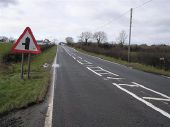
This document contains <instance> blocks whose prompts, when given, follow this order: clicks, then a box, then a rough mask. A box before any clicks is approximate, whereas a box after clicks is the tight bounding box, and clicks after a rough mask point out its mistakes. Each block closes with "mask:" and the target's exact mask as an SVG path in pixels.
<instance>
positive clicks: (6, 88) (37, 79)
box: [0, 46, 56, 113]
mask: <svg viewBox="0 0 170 127" xmlns="http://www.w3.org/2000/svg"><path fill="white" fill-rule="evenodd" d="M55 54H56V46H54V47H52V48H50V49H48V50H46V51H44V52H43V53H42V54H39V55H35V56H33V57H32V62H31V79H30V80H28V79H27V78H26V73H25V75H24V77H25V78H24V80H21V79H20V63H15V64H11V65H3V66H4V67H6V68H5V70H6V71H5V72H4V71H1V72H0V113H5V112H8V111H11V110H13V109H18V108H22V107H27V106H28V105H30V104H32V103H38V102H40V101H42V100H43V99H44V96H45V94H46V91H47V87H48V85H49V83H50V77H51V75H50V68H48V69H45V68H43V64H44V63H49V64H51V63H52V62H53V60H54V57H55ZM24 66H25V67H24V70H25V72H26V69H27V61H25V64H24ZM1 69H2V68H1Z"/></svg>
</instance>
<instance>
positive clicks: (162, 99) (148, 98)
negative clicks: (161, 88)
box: [142, 97, 170, 101]
mask: <svg viewBox="0 0 170 127" xmlns="http://www.w3.org/2000/svg"><path fill="white" fill-rule="evenodd" d="M142 98H143V99H147V100H156V101H170V99H164V98H156V97H142Z"/></svg>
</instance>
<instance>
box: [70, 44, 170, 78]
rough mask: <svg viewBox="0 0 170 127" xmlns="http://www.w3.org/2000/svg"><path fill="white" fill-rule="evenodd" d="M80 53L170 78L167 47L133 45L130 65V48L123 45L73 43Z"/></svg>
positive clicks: (169, 49)
mask: <svg viewBox="0 0 170 127" xmlns="http://www.w3.org/2000/svg"><path fill="white" fill-rule="evenodd" d="M69 45H71V46H73V47H75V48H77V49H78V50H79V51H82V52H84V53H87V54H90V55H94V56H97V57H100V58H102V59H106V60H109V61H113V62H117V63H120V64H123V65H126V66H129V67H133V68H136V69H139V70H142V71H145V72H151V73H155V74H161V75H165V76H170V46H167V45H151V46H148V45H146V44H144V45H132V46H131V54H130V63H128V62H127V61H128V56H127V51H128V46H127V45H124V44H122V43H119V44H109V43H100V44H97V43H90V42H89V43H84V42H79V43H71V44H69Z"/></svg>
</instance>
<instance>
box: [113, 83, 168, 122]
mask: <svg viewBox="0 0 170 127" xmlns="http://www.w3.org/2000/svg"><path fill="white" fill-rule="evenodd" d="M112 84H113V85H114V86H116V87H117V88H119V89H120V90H122V91H124V92H126V93H127V94H129V95H131V96H132V97H134V98H135V99H137V100H139V101H141V102H143V103H144V104H145V105H147V106H149V107H150V108H152V109H154V110H155V111H157V112H159V113H161V114H162V115H164V116H166V117H167V118H169V119H170V114H169V113H167V112H166V111H164V110H162V109H160V108H158V107H156V106H155V105H153V104H152V103H150V102H148V101H146V100H144V99H142V98H140V97H138V96H137V95H136V94H134V93H132V92H130V91H128V90H126V89H125V88H122V87H121V86H119V84H116V83H112Z"/></svg>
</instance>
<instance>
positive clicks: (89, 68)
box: [86, 67, 102, 76]
mask: <svg viewBox="0 0 170 127" xmlns="http://www.w3.org/2000/svg"><path fill="white" fill-rule="evenodd" d="M86 68H87V69H88V70H90V71H92V72H93V73H95V74H96V75H98V76H102V75H101V74H99V73H97V72H95V71H93V70H92V69H91V67H86Z"/></svg>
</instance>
